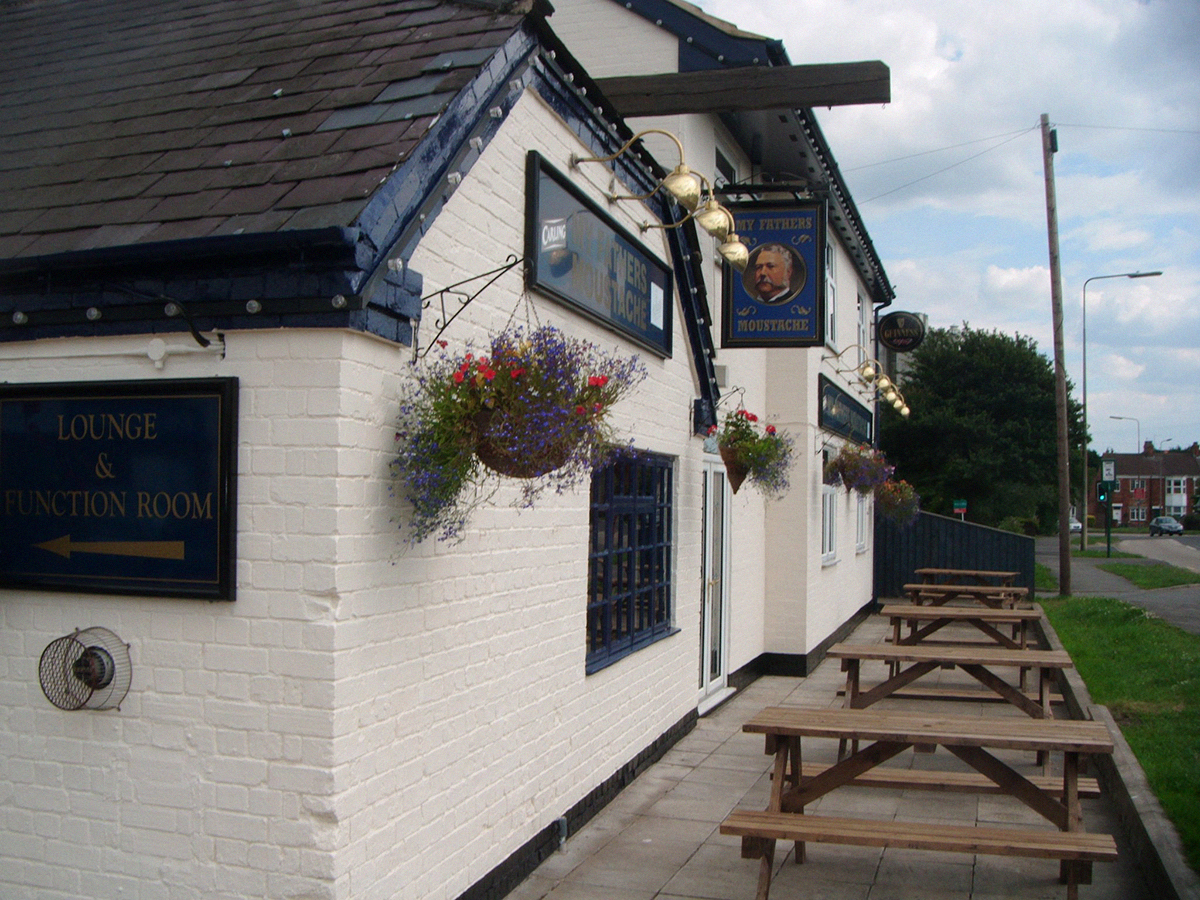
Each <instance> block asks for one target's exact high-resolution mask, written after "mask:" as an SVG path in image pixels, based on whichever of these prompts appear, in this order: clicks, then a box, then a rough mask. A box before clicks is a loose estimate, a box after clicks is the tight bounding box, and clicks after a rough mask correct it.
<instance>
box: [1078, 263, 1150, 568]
mask: <svg viewBox="0 0 1200 900" xmlns="http://www.w3.org/2000/svg"><path fill="white" fill-rule="evenodd" d="M1161 274H1162V272H1118V273H1117V274H1115V275H1093V276H1092V277H1091V278H1086V279H1084V282H1083V343H1082V345H1081V349H1082V354H1083V403H1082V407H1083V439H1082V444H1083V446H1082V450H1083V459H1082V460H1081V465H1080V466H1079V470H1080V472H1082V473H1083V474H1082V476H1081V481H1082V484H1083V488H1082V490H1081V491H1080V492H1079V503H1080V506H1082V507H1083V509H1082V512H1083V515H1082V516H1080V517H1079V524H1080V529H1079V549H1080V550H1086V549H1087V534H1088V522H1087V520H1088V517H1087V505H1088V458H1087V448H1088V434H1087V286H1088V282H1089V281H1099V280H1101V279H1102V278H1154V277H1156V276H1158V275H1161Z"/></svg>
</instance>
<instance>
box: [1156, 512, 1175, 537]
mask: <svg viewBox="0 0 1200 900" xmlns="http://www.w3.org/2000/svg"><path fill="white" fill-rule="evenodd" d="M1156 534H1183V526H1182V525H1180V524H1179V521H1178V520H1177V519H1176V518H1175V517H1174V516H1158V517H1157V518H1154V519H1151V521H1150V537H1154V536H1155V535H1156Z"/></svg>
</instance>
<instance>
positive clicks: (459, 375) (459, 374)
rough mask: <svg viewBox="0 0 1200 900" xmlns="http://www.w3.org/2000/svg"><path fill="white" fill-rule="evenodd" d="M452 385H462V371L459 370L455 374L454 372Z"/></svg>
mask: <svg viewBox="0 0 1200 900" xmlns="http://www.w3.org/2000/svg"><path fill="white" fill-rule="evenodd" d="M454 383H455V384H462V383H463V373H462V369H459V370H458V371H457V372H455V373H454Z"/></svg>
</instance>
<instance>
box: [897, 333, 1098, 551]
mask: <svg viewBox="0 0 1200 900" xmlns="http://www.w3.org/2000/svg"><path fill="white" fill-rule="evenodd" d="M910 363H911V369H910V370H909V371H908V372H906V373H905V374H904V375H903V376H902V377H901V387H902V389H903V391H904V396H905V399H906V400H907V401H908V405H909V407H910V409H911V414H910V416H909V417H908V418H907V419H904V418H901V417H900V416H899V415H897V414H896V413H895V412H893V411H892V409H891V408H890V407H886V406H885V408H884V415H883V418H882V421H881V423H880V446H881V447H882V449H883V451H884V452H885V453H886V454H887V458H888V461H889V462H890V463H892V464H894V465H895V466H896V475H897V477H900V478H904V479H905V480H907V481H909V482H911V483H912V485H913V486H914V487H915V488H916V489H917V492H918V493H919V494H920V495H921V508H922V509H924V510H927V511H928V512H933V513H941V514H943V515H951V514H952V513H953V503H954V500H956V499H960V500H966V501H967V518H968V519H969V520H970V521H973V522H979V523H980V524H984V525H996V524H998V523H999V522H1000V521H1001V520H1002V519H1004V518H1007V517H1009V516H1017V517H1020V518H1024V519H1033V520H1036V522H1037V523H1038V527H1039V529H1040V530H1042V531H1050V532H1052V531H1055V530H1056V527H1057V522H1058V455H1057V450H1056V435H1057V428H1056V424H1055V423H1056V421H1057V412H1056V407H1055V399H1054V365H1053V363H1052V362H1051V361H1050V360H1049V359H1048V358H1046V357H1044V356H1042V355H1041V354H1040V353H1039V352H1038V349H1037V343H1036V342H1035V341H1033V340H1032V339H1031V338H1028V337H1023V336H1021V335H1016V336H1015V337H1014V336H1010V335H1006V334H1001V333H999V332H996V331H990V332H989V331H977V330H974V329H972V328H970V327H969V326H967V325H965V324H964V326H963V327H962V328H954V329H932V330H931V331H930V332H929V334H928V335H927V336H926V338H925V340H924V342H923V343H922V344H921V346H920V347H918V348H917V349H916V350H915V351H913V353H912V354H911V358H910ZM1070 394H1071V385H1070V384H1069V383H1068V385H1067V395H1068V402H1067V406H1068V433H1069V437H1068V446H1069V447H1071V448H1073V449H1074V452H1073V453H1072V454H1071V457H1072V458H1071V466H1072V468H1071V471H1072V473H1074V474H1072V476H1071V482H1069V483H1070V484H1072V485H1074V484H1075V483H1076V482H1077V481H1078V473H1079V469H1078V468H1076V466H1078V465H1079V464H1080V455H1079V446H1080V444H1081V438H1082V433H1083V424H1082V414H1081V411H1080V407H1079V404H1078V403H1077V402H1076V401H1075V400H1074V399H1073V398H1071V396H1070ZM1073 493H1077V490H1074V491H1073Z"/></svg>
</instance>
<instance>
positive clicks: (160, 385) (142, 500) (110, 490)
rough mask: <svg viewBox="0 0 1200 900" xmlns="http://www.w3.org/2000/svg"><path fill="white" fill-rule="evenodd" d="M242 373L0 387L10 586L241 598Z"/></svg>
mask: <svg viewBox="0 0 1200 900" xmlns="http://www.w3.org/2000/svg"><path fill="white" fill-rule="evenodd" d="M237 405H238V380H237V379H236V378H202V379H164V380H161V381H103V382H72V383H67V382H56V383H47V384H9V385H0V588H28V589H34V590H44V591H59V592H71V593H89V594H117V595H122V594H127V595H135V596H165V597H180V598H194V599H203V600H233V599H234V593H235V590H234V584H235V567H236V547H235V544H236V510H235V506H236V486H237V471H236V464H237V419H238V417H237Z"/></svg>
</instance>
